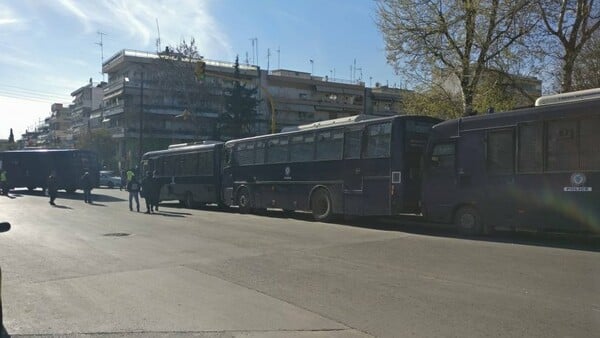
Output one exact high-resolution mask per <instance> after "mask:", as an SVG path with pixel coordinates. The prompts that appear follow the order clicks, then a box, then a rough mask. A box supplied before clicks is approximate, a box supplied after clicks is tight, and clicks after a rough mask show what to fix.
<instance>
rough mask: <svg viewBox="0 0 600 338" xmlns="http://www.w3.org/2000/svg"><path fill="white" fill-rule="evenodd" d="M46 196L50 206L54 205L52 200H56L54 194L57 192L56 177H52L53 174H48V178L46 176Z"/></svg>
mask: <svg viewBox="0 0 600 338" xmlns="http://www.w3.org/2000/svg"><path fill="white" fill-rule="evenodd" d="M47 185H48V196H50V204H51V205H56V204H54V200H55V199H56V192H57V191H58V187H57V186H56V177H55V176H54V174H50V176H48V182H47Z"/></svg>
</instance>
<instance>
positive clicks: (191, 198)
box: [140, 141, 223, 208]
mask: <svg viewBox="0 0 600 338" xmlns="http://www.w3.org/2000/svg"><path fill="white" fill-rule="evenodd" d="M222 149H223V143H222V142H214V141H204V142H199V143H188V144H175V145H171V146H169V148H168V149H165V150H158V151H151V152H147V153H145V154H144V155H143V156H142V163H141V164H142V165H141V172H140V174H141V175H145V173H146V172H150V173H154V172H156V177H157V181H158V184H159V185H160V201H165V200H179V201H180V202H181V203H182V204H183V205H185V206H186V207H188V208H191V207H193V206H195V205H198V204H201V203H203V204H207V203H217V204H221V189H220V184H221V178H220V174H221V153H222ZM140 179H141V178H140Z"/></svg>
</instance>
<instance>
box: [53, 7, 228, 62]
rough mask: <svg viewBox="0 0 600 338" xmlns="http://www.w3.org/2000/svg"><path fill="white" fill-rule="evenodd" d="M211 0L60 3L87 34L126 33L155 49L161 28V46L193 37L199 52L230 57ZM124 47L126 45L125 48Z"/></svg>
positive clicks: (132, 38) (225, 38) (226, 41)
mask: <svg viewBox="0 0 600 338" xmlns="http://www.w3.org/2000/svg"><path fill="white" fill-rule="evenodd" d="M212 1H214V0H135V1H134V0H103V1H83V2H75V1H73V0H61V1H60V2H59V4H60V5H61V8H62V9H64V10H66V12H67V13H69V14H71V15H72V16H74V17H75V18H76V19H77V20H79V21H80V22H81V24H82V25H83V26H84V28H85V30H86V32H88V33H89V32H91V31H93V30H103V31H105V32H106V33H108V34H109V38H110V35H111V34H119V35H121V34H125V35H126V36H127V37H128V38H129V39H131V40H135V41H137V42H138V44H142V45H143V46H145V48H146V49H150V50H152V49H154V47H155V43H156V39H157V38H158V30H157V25H156V20H158V24H159V26H160V35H161V41H162V47H163V48H164V46H166V45H175V44H178V43H179V42H180V41H181V39H184V38H185V39H186V40H189V38H190V37H194V38H196V43H197V45H198V47H199V49H200V52H201V53H203V54H206V53H205V51H212V52H213V53H214V55H218V56H223V55H225V56H228V57H229V56H231V55H233V52H232V48H231V46H230V44H229V42H228V38H227V36H226V35H225V34H223V33H222V31H221V29H220V27H219V24H218V22H217V21H216V20H215V19H214V18H213V17H212V15H211V14H210V8H209V7H210V3H211V2H212ZM125 48H127V46H125Z"/></svg>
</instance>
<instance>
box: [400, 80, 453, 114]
mask: <svg viewBox="0 0 600 338" xmlns="http://www.w3.org/2000/svg"><path fill="white" fill-rule="evenodd" d="M402 100H403V106H404V110H405V111H406V112H408V113H409V114H413V115H427V116H433V117H439V118H442V119H451V118H456V117H460V116H461V115H462V114H463V107H462V102H461V101H460V100H457V99H456V96H454V95H450V94H448V93H447V92H446V91H444V90H443V89H441V88H439V87H432V88H428V89H424V90H417V91H414V92H409V93H407V94H406V95H405V96H404V97H403V99H402Z"/></svg>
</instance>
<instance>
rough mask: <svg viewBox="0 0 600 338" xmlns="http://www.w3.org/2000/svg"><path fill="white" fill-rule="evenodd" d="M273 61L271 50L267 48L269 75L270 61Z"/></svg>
mask: <svg viewBox="0 0 600 338" xmlns="http://www.w3.org/2000/svg"><path fill="white" fill-rule="evenodd" d="M270 60H271V49H270V48H267V73H268V72H269V61H270Z"/></svg>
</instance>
